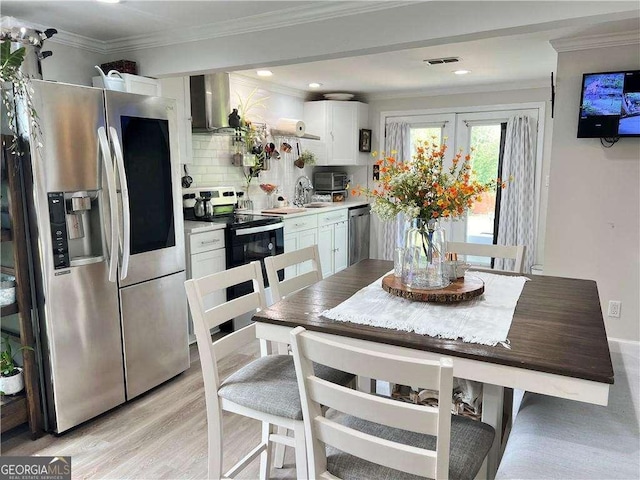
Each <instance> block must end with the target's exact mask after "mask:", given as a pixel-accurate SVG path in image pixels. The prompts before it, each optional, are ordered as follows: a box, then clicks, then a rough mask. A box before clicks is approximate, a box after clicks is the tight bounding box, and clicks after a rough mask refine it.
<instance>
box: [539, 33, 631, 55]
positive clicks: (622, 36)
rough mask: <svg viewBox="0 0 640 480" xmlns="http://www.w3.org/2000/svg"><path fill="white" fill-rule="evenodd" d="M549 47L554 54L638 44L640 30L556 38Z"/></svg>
mask: <svg viewBox="0 0 640 480" xmlns="http://www.w3.org/2000/svg"><path fill="white" fill-rule="evenodd" d="M549 43H551V46H552V47H553V48H554V49H555V50H556V52H558V53H561V52H575V51H578V50H589V49H592V48H604V47H619V46H623V45H637V44H640V30H630V31H626V32H617V33H606V34H599V35H586V36H583V37H572V38H558V39H556V40H551V41H550V42H549Z"/></svg>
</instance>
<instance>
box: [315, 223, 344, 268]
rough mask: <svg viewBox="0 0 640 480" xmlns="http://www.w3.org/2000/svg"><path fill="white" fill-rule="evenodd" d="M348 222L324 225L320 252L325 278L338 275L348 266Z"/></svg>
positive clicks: (319, 238)
mask: <svg viewBox="0 0 640 480" xmlns="http://www.w3.org/2000/svg"><path fill="white" fill-rule="evenodd" d="M348 223H349V222H348V221H346V220H344V221H341V222H337V223H332V224H329V225H322V226H321V227H320V228H319V234H318V250H319V252H320V262H321V263H322V276H323V278H326V277H328V276H329V275H333V274H334V273H338V272H339V271H341V270H344V269H345V268H347V266H348V262H349V251H348V248H349V235H348V230H347V228H348Z"/></svg>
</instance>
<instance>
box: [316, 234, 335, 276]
mask: <svg viewBox="0 0 640 480" xmlns="http://www.w3.org/2000/svg"><path fill="white" fill-rule="evenodd" d="M333 230H334V228H333V225H324V226H322V227H320V228H319V229H318V250H319V252H320V266H321V267H322V278H326V277H328V276H329V275H333V248H334V247H333Z"/></svg>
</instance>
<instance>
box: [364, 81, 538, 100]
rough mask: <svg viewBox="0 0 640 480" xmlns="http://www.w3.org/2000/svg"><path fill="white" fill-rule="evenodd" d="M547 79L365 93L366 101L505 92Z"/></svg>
mask: <svg viewBox="0 0 640 480" xmlns="http://www.w3.org/2000/svg"><path fill="white" fill-rule="evenodd" d="M548 87H549V80H542V79H540V80H531V81H524V82H505V83H493V84H488V85H467V86H464V87H462V86H460V87H444V88H433V89H429V90H425V89H420V90H403V91H396V92H378V93H366V94H364V97H366V99H367V101H369V102H371V101H378V100H393V99H398V98H419V97H436V96H439V95H457V94H469V93H490V92H505V91H510V90H527V89H530V88H548Z"/></svg>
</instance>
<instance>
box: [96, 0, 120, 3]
mask: <svg viewBox="0 0 640 480" xmlns="http://www.w3.org/2000/svg"><path fill="white" fill-rule="evenodd" d="M97 1H98V2H100V3H120V0H97Z"/></svg>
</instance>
